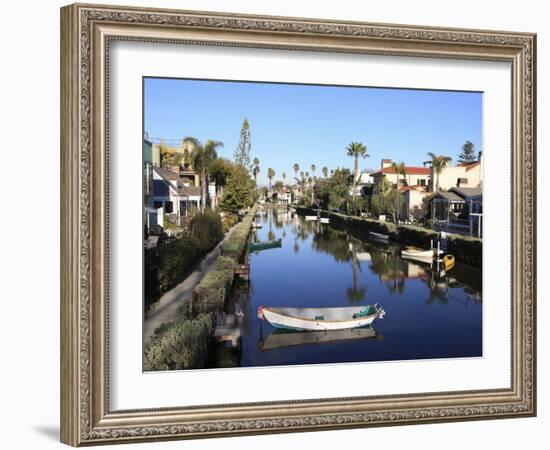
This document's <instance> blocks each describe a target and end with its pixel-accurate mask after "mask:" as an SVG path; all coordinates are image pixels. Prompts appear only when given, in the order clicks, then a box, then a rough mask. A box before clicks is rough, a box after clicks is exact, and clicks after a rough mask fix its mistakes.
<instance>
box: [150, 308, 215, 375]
mask: <svg viewBox="0 0 550 450" xmlns="http://www.w3.org/2000/svg"><path fill="white" fill-rule="evenodd" d="M213 332H214V318H213V315H212V314H205V315H201V316H198V317H197V318H195V319H182V320H178V321H176V322H172V323H169V324H163V325H161V326H160V327H159V328H157V329H156V330H155V334H154V335H153V337H152V338H151V341H150V342H149V344H148V345H147V347H146V348H145V353H144V369H145V370H148V371H151V370H181V369H201V368H204V367H206V365H207V364H208V358H209V355H210V351H211V348H212V344H213Z"/></svg>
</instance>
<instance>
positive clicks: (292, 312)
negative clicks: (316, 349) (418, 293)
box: [258, 303, 386, 331]
mask: <svg viewBox="0 0 550 450" xmlns="http://www.w3.org/2000/svg"><path fill="white" fill-rule="evenodd" d="M385 314H386V312H385V311H384V310H383V309H382V307H381V306H380V305H379V304H377V303H376V304H374V305H363V306H344V307H334V308H292V307H264V306H260V307H259V308H258V317H259V318H260V319H265V320H267V321H268V322H269V323H270V324H271V325H272V326H274V327H275V328H282V329H285V330H302V331H330V330H345V329H349V328H360V327H366V326H369V325H370V324H372V322H374V320H375V319H378V318H379V319H382V318H383V317H384V315H385Z"/></svg>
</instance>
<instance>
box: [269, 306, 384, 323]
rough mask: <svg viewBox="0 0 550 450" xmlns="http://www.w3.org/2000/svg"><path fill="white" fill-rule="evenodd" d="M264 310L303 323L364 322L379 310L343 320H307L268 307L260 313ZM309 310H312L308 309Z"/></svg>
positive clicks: (376, 314)
mask: <svg viewBox="0 0 550 450" xmlns="http://www.w3.org/2000/svg"><path fill="white" fill-rule="evenodd" d="M344 308H345V307H344ZM266 309H267V310H268V312H271V313H273V314H279V315H280V316H283V317H290V318H292V319H299V320H305V321H308V322H325V323H340V322H357V321H360V320H364V319H367V318H369V317H372V316H378V314H379V312H380V311H379V310H377V311H376V312H375V313H374V314H369V315H368V316H362V317H356V318H353V317H352V318H351V319H345V320H325V319H307V318H305V317H297V316H291V315H288V314H284V313H280V312H277V311H273V310H272V309H271V308H270V307H269V306H262V311H264V310H266ZM310 309H314V308H310ZM318 309H327V308H318ZM266 320H267V319H266ZM268 322H269V321H268Z"/></svg>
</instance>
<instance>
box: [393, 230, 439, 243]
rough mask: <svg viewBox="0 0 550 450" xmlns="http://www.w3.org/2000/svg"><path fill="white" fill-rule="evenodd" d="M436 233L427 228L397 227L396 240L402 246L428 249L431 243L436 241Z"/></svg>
mask: <svg viewBox="0 0 550 450" xmlns="http://www.w3.org/2000/svg"><path fill="white" fill-rule="evenodd" d="M438 236H439V235H438V233H437V232H435V231H433V230H429V229H427V228H422V227H417V226H415V225H399V226H398V227H397V239H398V240H399V242H402V243H404V244H414V245H418V246H420V247H424V248H430V245H431V241H432V240H433V241H434V245H437V244H436V240H437V239H438Z"/></svg>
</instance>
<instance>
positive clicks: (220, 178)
mask: <svg viewBox="0 0 550 450" xmlns="http://www.w3.org/2000/svg"><path fill="white" fill-rule="evenodd" d="M233 166H234V164H233V163H232V162H231V161H229V160H228V159H226V158H216V159H214V160H213V161H212V162H211V163H210V166H209V168H208V172H209V174H210V178H211V179H212V180H214V181H215V182H216V190H217V191H218V193H220V194H222V195H223V189H224V187H225V185H226V184H227V178H228V177H229V175H230V173H231V170H232V168H233Z"/></svg>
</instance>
